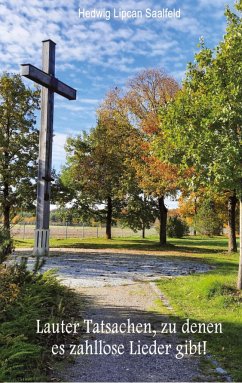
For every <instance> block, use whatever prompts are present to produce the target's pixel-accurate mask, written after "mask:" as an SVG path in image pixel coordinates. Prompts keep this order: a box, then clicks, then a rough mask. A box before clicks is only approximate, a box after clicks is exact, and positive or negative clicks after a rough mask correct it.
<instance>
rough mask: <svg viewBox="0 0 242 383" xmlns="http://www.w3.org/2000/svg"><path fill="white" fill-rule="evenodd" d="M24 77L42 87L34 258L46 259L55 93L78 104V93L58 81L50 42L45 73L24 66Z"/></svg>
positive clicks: (44, 50)
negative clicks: (76, 100) (44, 257)
mask: <svg viewBox="0 0 242 383" xmlns="http://www.w3.org/2000/svg"><path fill="white" fill-rule="evenodd" d="M21 74H22V75H23V76H25V77H27V78H29V79H31V80H33V81H35V82H36V83H38V84H41V85H42V89H41V127H40V135H39V164H38V165H39V168H38V184H37V207H36V230H35V245H34V255H36V256H46V255H48V254H49V218H50V185H51V180H52V179H51V169H52V141H53V117H54V93H58V94H60V95H62V96H64V97H66V98H68V99H69V100H75V99H76V90H75V89H73V88H71V87H69V86H68V85H66V84H64V83H63V82H61V81H59V80H58V79H57V78H55V43H54V42H53V41H51V40H45V41H43V46H42V70H40V69H38V68H36V67H34V66H33V65H30V64H24V65H22V66H21Z"/></svg>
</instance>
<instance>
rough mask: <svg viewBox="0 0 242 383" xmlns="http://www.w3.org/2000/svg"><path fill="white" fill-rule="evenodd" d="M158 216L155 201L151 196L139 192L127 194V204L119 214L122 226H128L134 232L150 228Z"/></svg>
mask: <svg viewBox="0 0 242 383" xmlns="http://www.w3.org/2000/svg"><path fill="white" fill-rule="evenodd" d="M157 216H158V209H157V203H156V201H155V200H154V199H153V198H152V197H146V196H145V195H141V194H138V195H137V194H133V195H130V196H128V198H127V204H126V206H125V207H124V209H123V211H122V215H121V216H120V223H121V225H122V226H123V227H129V228H131V229H132V230H134V231H135V232H137V231H138V230H141V229H144V228H145V229H150V227H151V225H152V224H154V222H155V219H156V218H157Z"/></svg>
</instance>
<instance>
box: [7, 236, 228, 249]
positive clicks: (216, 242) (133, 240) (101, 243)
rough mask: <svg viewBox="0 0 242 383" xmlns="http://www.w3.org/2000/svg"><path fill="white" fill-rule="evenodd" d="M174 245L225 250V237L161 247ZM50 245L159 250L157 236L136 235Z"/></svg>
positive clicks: (27, 243)
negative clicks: (139, 236) (141, 236)
mask: <svg viewBox="0 0 242 383" xmlns="http://www.w3.org/2000/svg"><path fill="white" fill-rule="evenodd" d="M14 242H15V246H16V248H18V247H33V244H34V241H33V240H32V239H25V240H23V239H15V241H14ZM173 246H176V250H179V249H180V250H181V251H184V250H188V251H189V250H190V251H191V250H195V249H198V250H200V251H201V252H203V251H204V252H208V251H210V252H217V251H226V248H227V238H225V237H211V238H207V237H200V236H196V237H184V238H181V239H175V238H169V239H168V244H167V246H166V247H162V251H163V250H166V249H171V247H173ZM50 247H52V248H53V247H57V248H58V247H60V248H67V247H69V248H71V247H72V248H85V249H98V248H100V249H102V248H112V249H136V250H150V251H152V250H161V247H160V245H159V241H158V236H151V237H148V238H145V239H142V238H137V237H125V238H121V237H117V238H113V239H112V240H107V239H105V238H84V239H82V238H80V239H78V238H68V239H63V238H61V239H58V238H51V239H50Z"/></svg>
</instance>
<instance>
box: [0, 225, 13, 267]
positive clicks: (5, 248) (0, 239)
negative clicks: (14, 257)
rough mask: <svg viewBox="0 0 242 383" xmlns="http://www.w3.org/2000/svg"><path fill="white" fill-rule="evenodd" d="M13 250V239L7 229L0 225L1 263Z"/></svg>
mask: <svg viewBox="0 0 242 383" xmlns="http://www.w3.org/2000/svg"><path fill="white" fill-rule="evenodd" d="M12 250H13V240H12V238H11V236H10V234H9V232H8V231H7V230H5V229H4V228H3V227H0V263H3V262H4V261H5V260H6V259H7V257H8V255H9V254H11V252H12Z"/></svg>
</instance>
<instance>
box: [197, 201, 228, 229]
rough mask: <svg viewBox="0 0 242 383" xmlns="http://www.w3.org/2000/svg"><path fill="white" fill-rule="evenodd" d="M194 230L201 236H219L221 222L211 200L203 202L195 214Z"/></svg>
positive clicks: (221, 226) (221, 227)
mask: <svg viewBox="0 0 242 383" xmlns="http://www.w3.org/2000/svg"><path fill="white" fill-rule="evenodd" d="M195 229H196V230H197V231H198V232H199V233H200V234H203V235H219V234H221V232H222V229H223V221H222V219H221V217H220V216H219V215H218V213H217V211H216V209H215V208H214V204H213V202H212V201H211V200H208V199H207V200H204V201H203V203H202V205H201V206H200V207H199V208H198V211H197V214H196V222H195Z"/></svg>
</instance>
